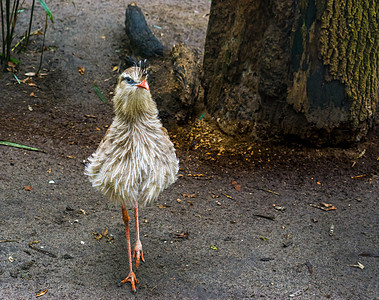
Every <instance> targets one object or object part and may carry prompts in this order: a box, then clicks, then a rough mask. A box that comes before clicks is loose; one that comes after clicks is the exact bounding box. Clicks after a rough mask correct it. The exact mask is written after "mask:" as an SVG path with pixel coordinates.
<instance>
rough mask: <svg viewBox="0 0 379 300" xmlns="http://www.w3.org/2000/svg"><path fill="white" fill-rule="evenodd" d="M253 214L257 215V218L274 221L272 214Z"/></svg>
mask: <svg viewBox="0 0 379 300" xmlns="http://www.w3.org/2000/svg"><path fill="white" fill-rule="evenodd" d="M253 216H255V217H258V218H263V219H267V220H271V221H275V217H274V216H265V215H253Z"/></svg>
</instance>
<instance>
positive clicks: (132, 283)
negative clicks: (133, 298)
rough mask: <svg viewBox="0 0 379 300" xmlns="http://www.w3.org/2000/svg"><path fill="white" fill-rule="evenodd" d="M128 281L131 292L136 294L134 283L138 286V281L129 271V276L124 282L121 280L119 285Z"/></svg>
mask: <svg viewBox="0 0 379 300" xmlns="http://www.w3.org/2000/svg"><path fill="white" fill-rule="evenodd" d="M128 281H129V282H130V283H131V285H132V291H133V292H136V283H137V284H138V279H137V277H136V274H134V272H133V271H130V272H129V275H128V276H127V277H126V278H125V279H124V280H122V281H121V283H125V282H128Z"/></svg>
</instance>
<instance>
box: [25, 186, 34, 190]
mask: <svg viewBox="0 0 379 300" xmlns="http://www.w3.org/2000/svg"><path fill="white" fill-rule="evenodd" d="M24 190H25V191H32V190H33V188H32V187H31V186H24Z"/></svg>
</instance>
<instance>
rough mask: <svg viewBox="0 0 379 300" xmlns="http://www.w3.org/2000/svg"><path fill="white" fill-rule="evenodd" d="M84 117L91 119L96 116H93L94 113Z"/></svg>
mask: <svg viewBox="0 0 379 300" xmlns="http://www.w3.org/2000/svg"><path fill="white" fill-rule="evenodd" d="M84 116H85V117H86V118H92V119H96V118H97V117H96V116H94V115H84Z"/></svg>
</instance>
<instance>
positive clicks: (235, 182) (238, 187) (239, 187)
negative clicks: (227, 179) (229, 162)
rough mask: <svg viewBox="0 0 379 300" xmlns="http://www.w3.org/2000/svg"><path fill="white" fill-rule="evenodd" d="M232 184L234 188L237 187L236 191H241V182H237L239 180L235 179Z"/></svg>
mask: <svg viewBox="0 0 379 300" xmlns="http://www.w3.org/2000/svg"><path fill="white" fill-rule="evenodd" d="M232 184H233V186H234V189H235V190H236V191H238V192H239V191H240V190H241V186H240V185H239V184H237V181H235V180H233V181H232Z"/></svg>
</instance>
